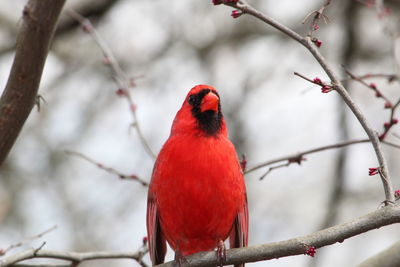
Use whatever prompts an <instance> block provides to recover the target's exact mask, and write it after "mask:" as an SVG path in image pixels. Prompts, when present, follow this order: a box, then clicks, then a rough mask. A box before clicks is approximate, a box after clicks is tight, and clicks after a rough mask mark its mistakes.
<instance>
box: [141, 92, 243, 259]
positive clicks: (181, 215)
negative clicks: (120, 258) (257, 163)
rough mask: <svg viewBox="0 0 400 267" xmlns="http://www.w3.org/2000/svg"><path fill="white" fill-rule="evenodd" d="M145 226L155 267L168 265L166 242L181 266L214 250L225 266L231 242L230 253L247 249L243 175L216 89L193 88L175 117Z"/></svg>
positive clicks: (152, 185) (161, 155)
mask: <svg viewBox="0 0 400 267" xmlns="http://www.w3.org/2000/svg"><path fill="white" fill-rule="evenodd" d="M146 222H147V234H148V242H149V251H150V257H151V261H152V263H153V265H157V264H160V263H163V262H164V258H165V253H166V249H167V248H166V241H168V243H169V245H170V246H171V248H172V249H173V250H174V251H175V263H177V264H178V265H181V261H182V259H183V260H185V256H186V255H189V254H192V253H196V252H200V251H209V250H213V249H215V248H217V253H218V254H217V256H218V259H219V261H220V264H221V265H222V263H223V261H224V257H225V255H224V253H225V247H224V245H223V244H224V243H223V241H224V240H226V239H227V238H228V237H229V243H230V247H231V248H232V247H234V248H238V247H245V246H247V242H248V225H249V223H248V209H247V197H246V187H245V183H244V178H243V173H242V170H241V166H240V163H239V160H238V157H237V155H236V151H235V147H234V146H233V144H232V143H231V141H230V140H229V139H228V131H227V128H226V124H225V120H224V117H223V116H222V113H221V105H220V98H219V95H218V93H217V91H216V90H215V88H213V87H212V86H208V85H197V86H195V87H193V88H192V89H191V90H190V91H189V93H188V95H187V97H186V99H185V101H184V102H183V105H182V107H181V109H180V110H179V111H178V113H177V114H176V117H175V119H174V122H173V124H172V129H171V133H170V136H169V138H168V140H167V141H166V143H165V144H164V146H163V147H162V149H161V151H160V153H159V155H158V157H157V160H156V163H155V165H154V169H153V174H152V178H151V183H150V187H149V192H148V202H147V219H146ZM235 266H244V264H238V265H235Z"/></svg>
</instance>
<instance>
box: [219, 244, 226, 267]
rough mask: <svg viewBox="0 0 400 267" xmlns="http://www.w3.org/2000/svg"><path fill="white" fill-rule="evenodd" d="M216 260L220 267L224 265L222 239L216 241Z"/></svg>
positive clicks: (224, 252) (224, 254)
mask: <svg viewBox="0 0 400 267" xmlns="http://www.w3.org/2000/svg"><path fill="white" fill-rule="evenodd" d="M217 260H218V263H219V266H220V267H222V266H224V263H225V262H226V248H225V243H224V241H222V240H220V241H219V242H218V247H217Z"/></svg>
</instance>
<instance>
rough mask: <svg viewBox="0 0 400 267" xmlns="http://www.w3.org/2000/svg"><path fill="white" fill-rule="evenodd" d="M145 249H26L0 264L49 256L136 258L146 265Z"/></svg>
mask: <svg viewBox="0 0 400 267" xmlns="http://www.w3.org/2000/svg"><path fill="white" fill-rule="evenodd" d="M146 252H147V251H138V252H131V251H128V252H107V251H100V252H64V251H52V250H43V249H42V250H39V251H36V249H33V248H32V249H27V250H25V251H22V252H19V253H16V254H14V255H10V256H8V257H6V258H4V259H3V260H0V266H1V267H3V266H10V265H13V264H15V263H18V262H21V261H24V260H28V259H33V258H51V259H59V260H67V261H71V262H74V263H80V262H83V261H88V260H99V259H133V260H136V261H137V262H138V263H139V264H140V265H141V266H143V267H147V264H146V263H144V262H143V260H142V258H143V255H144V254H145V253H146Z"/></svg>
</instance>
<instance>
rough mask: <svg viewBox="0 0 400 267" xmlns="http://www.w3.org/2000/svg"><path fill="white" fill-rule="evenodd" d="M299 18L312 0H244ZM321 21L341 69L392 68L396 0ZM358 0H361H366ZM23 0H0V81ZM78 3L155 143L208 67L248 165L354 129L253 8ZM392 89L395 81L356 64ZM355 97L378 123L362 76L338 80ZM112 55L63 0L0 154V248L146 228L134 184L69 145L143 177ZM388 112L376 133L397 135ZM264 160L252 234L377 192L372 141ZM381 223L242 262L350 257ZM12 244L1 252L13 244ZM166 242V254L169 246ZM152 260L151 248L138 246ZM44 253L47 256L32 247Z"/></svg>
mask: <svg viewBox="0 0 400 267" xmlns="http://www.w3.org/2000/svg"><path fill="white" fill-rule="evenodd" d="M249 2H250V3H251V4H252V5H253V6H255V7H257V8H258V9H260V10H262V11H264V12H266V13H267V14H268V15H270V16H272V17H273V18H275V19H277V20H279V21H281V22H282V23H284V24H286V25H287V26H289V27H291V28H292V29H294V30H296V31H297V32H299V33H300V34H306V33H307V31H308V28H307V27H306V26H304V25H302V23H301V22H302V20H303V19H304V17H305V16H306V15H307V14H308V13H310V12H311V11H313V10H316V9H318V8H319V7H320V6H321V4H322V3H323V2H324V1H316V0H301V1H291V0H281V1H279V4H278V3H277V1H272V0H264V1H255V0H254V1H249ZM332 2H333V3H332V5H331V6H329V8H328V9H327V16H328V17H329V23H328V24H327V25H326V24H325V23H324V22H323V21H321V22H320V26H321V29H319V30H318V31H317V32H316V36H317V37H318V38H319V39H321V40H322V42H323V45H322V47H321V48H320V49H321V51H322V53H323V54H324V55H325V56H326V58H327V60H328V61H329V62H330V63H331V64H332V66H333V67H334V69H335V70H336V71H337V73H339V75H340V77H342V78H343V79H345V78H346V75H345V74H344V71H343V69H342V68H341V64H344V65H345V66H347V67H348V68H349V69H350V70H352V72H353V73H355V74H358V75H362V74H367V73H385V74H395V75H396V74H397V71H398V68H397V63H398V61H397V62H396V53H395V51H396V38H397V35H395V34H394V33H395V32H396V29H395V28H394V27H393V26H395V25H397V24H398V19H399V18H400V16H398V14H399V7H400V5H399V4H398V2H397V1H386V2H387V4H388V7H389V8H390V13H388V14H385V15H383V16H382V14H378V13H377V11H376V9H375V8H374V7H373V6H371V4H365V3H362V2H363V1H353V0H351V1H349V0H340V1H332ZM368 2H371V1H368ZM25 4H26V1H25V0H2V1H0V88H4V87H5V84H6V81H7V77H8V74H9V71H10V67H11V64H12V60H13V56H14V45H15V38H16V34H17V31H18V27H19V25H20V23H21V20H20V16H21V13H22V9H23V6H24V5H25ZM65 9H74V10H76V11H77V12H79V13H81V14H82V15H84V16H86V17H88V18H90V19H91V21H92V22H93V24H94V25H95V27H96V28H97V30H98V32H99V34H100V35H101V36H102V37H103V38H104V40H105V41H106V43H107V44H108V46H109V47H110V48H111V50H112V51H113V54H114V56H115V57H116V59H117V61H118V62H119V63H120V64H121V66H122V68H123V70H124V71H125V72H126V73H127V74H128V75H129V77H133V78H135V77H136V79H135V83H136V87H134V88H133V89H132V91H131V93H132V97H133V101H134V103H135V105H136V107H137V111H136V112H137V117H138V122H139V123H140V127H141V129H142V132H143V134H144V136H145V138H146V139H147V141H148V144H149V146H150V147H151V149H152V150H153V151H154V152H155V153H158V151H159V150H160V148H161V146H162V144H163V142H164V141H165V140H166V139H167V138H168V135H169V131H170V126H171V123H172V120H173V118H174V116H175V113H176V112H177V110H178V109H179V108H180V106H181V104H182V101H183V99H184V97H185V96H186V94H187V92H188V90H189V89H190V88H191V87H193V86H194V85H196V84H200V83H205V84H211V85H214V86H215V87H216V88H218V90H219V93H220V95H221V99H222V108H223V112H224V115H225V117H226V119H227V123H228V127H229V132H230V137H231V139H232V141H233V142H234V144H235V146H236V148H237V151H238V154H239V155H242V154H245V155H246V158H247V161H248V165H247V166H248V167H252V166H254V165H256V164H258V163H261V162H263V161H267V160H270V159H274V158H278V157H281V156H284V155H289V154H293V153H297V152H301V151H304V150H307V149H310V148H315V147H318V146H323V145H329V144H334V143H337V142H339V141H343V140H350V139H358V138H366V134H365V133H364V132H363V130H362V128H361V127H360V125H359V123H358V122H357V121H356V120H355V118H354V116H353V115H352V114H351V113H350V112H349V110H348V109H347V108H346V107H345V106H344V104H343V103H342V101H341V100H340V98H339V97H338V95H337V94H336V93H334V92H332V93H329V94H321V90H320V88H319V87H318V86H313V85H312V84H310V83H308V82H306V81H304V80H302V79H300V78H299V77H296V76H294V75H293V72H294V71H297V72H300V73H301V74H303V75H305V76H307V77H310V78H314V77H320V78H321V79H323V80H327V78H326V75H324V73H323V72H322V71H321V68H320V67H319V65H318V64H317V63H316V62H315V60H314V59H313V58H312V57H311V55H310V54H309V53H308V52H307V51H306V50H305V49H304V48H303V47H302V46H301V45H299V44H298V43H295V42H294V41H292V40H290V39H288V38H287V37H286V36H284V35H282V34H281V33H280V32H277V31H276V30H274V29H272V28H271V27H270V26H268V25H266V24H263V23H261V22H259V21H258V20H256V19H255V18H252V17H249V16H241V17H240V18H237V19H232V17H231V16H230V13H231V11H232V9H231V8H229V7H226V6H223V5H220V6H213V5H212V3H211V1H180V0H170V1H161V0H153V1H147V0H135V1H132V0H97V1H95V0H68V1H67V4H66V6H65ZM368 82H374V83H375V84H376V85H377V86H378V88H379V89H380V90H382V92H383V93H384V94H385V95H387V96H388V97H389V98H390V99H391V100H392V101H393V102H395V101H397V99H398V98H399V97H400V91H399V83H398V82H397V81H394V82H391V83H389V82H388V81H387V79H382V78H380V79H369V80H368ZM346 84H347V88H348V89H349V91H350V93H351V95H352V96H353V98H354V100H355V101H356V102H357V103H358V104H359V106H360V108H361V109H362V111H363V112H364V113H365V114H366V116H367V117H368V119H369V121H370V122H371V124H372V125H373V126H374V127H375V128H376V129H377V130H378V131H380V132H382V130H383V123H384V122H385V121H387V120H388V118H389V111H388V110H385V109H384V108H383V105H384V102H383V101H382V99H378V98H376V97H375V96H374V93H373V92H372V91H370V90H368V88H366V87H363V86H362V85H360V84H359V83H356V82H354V81H350V82H347V83H346ZM117 89H118V88H117V86H116V85H115V83H114V81H113V79H112V77H111V71H110V69H109V68H108V66H106V65H105V64H104V63H103V56H102V53H101V50H100V49H99V48H98V46H97V44H96V43H95V42H94V41H93V38H92V37H91V36H90V35H89V34H87V33H85V32H84V31H82V28H81V27H80V26H79V25H78V24H77V23H76V22H75V21H74V20H73V19H71V18H70V17H69V16H67V15H66V14H65V12H64V13H63V14H62V16H61V20H60V23H59V28H58V30H57V32H56V34H55V38H54V41H53V44H52V48H51V52H50V54H49V56H48V59H47V62H46V67H45V71H44V74H43V77H42V82H41V86H40V90H39V92H40V95H41V96H42V97H43V98H44V99H45V103H42V105H41V108H40V111H39V112H38V111H37V110H36V109H35V110H33V111H32V113H31V115H30V117H29V118H28V121H27V123H26V124H25V126H24V128H23V131H22V133H21V135H20V136H19V138H18V140H17V142H16V144H15V146H14V147H13V149H12V151H11V153H10V155H9V156H8V159H7V160H6V162H5V163H4V164H3V165H2V166H1V169H0V177H1V178H0V248H6V247H7V246H8V245H10V244H12V243H15V242H17V241H20V240H22V239H24V238H25V237H27V236H31V235H33V234H37V233H39V232H42V231H44V230H46V229H48V228H50V227H51V226H53V225H57V226H58V228H57V230H55V231H53V232H51V233H49V234H47V235H46V236H45V237H43V238H42V239H40V240H35V241H34V242H31V243H30V244H28V245H26V246H24V247H22V248H19V249H24V248H26V247H37V246H40V244H41V243H42V241H43V240H45V241H46V242H47V243H46V246H45V248H46V249H54V250H67V251H97V250H107V251H113V250H125V251H126V250H132V251H135V250H137V249H138V248H139V247H140V246H141V245H142V239H143V237H145V236H146V227H145V216H146V202H147V199H146V197H147V188H146V187H144V186H142V185H141V184H139V183H138V182H135V181H132V180H120V179H118V177H117V176H116V175H113V174H110V173H108V172H105V171H104V170H102V169H100V168H98V167H96V166H95V165H93V164H91V163H88V162H87V161H85V160H82V159H81V158H79V157H76V156H71V155H68V154H66V153H65V151H66V150H72V151H77V152H80V153H83V154H84V155H86V156H88V157H90V158H91V159H93V160H95V161H97V162H100V163H102V164H104V165H105V166H109V167H113V168H115V169H117V170H118V171H119V172H121V173H125V174H135V175H138V176H139V177H141V178H142V179H144V180H146V181H149V180H150V175H151V171H152V166H153V163H154V159H153V158H152V157H150V156H149V155H148V153H146V150H145V149H144V146H143V144H142V143H141V142H140V139H139V138H138V135H137V133H136V131H135V130H134V129H130V124H131V123H132V117H131V113H130V111H129V107H128V105H127V103H126V101H124V99H123V98H121V97H119V96H118V95H117V94H116V90H117ZM395 133H399V130H398V129H397V128H396V127H395V128H394V129H393V130H392V131H391V134H390V135H389V136H388V140H391V141H393V142H396V143H400V140H399V138H398V137H396V136H394V135H393V134H395ZM383 149H384V152H385V154H386V157H387V160H388V164H389V168H390V173H391V175H392V177H393V179H394V180H393V183H394V186H395V188H397V189H398V188H399V187H400V180H399V178H398V177H399V174H400V165H399V164H396V163H397V162H398V160H399V155H400V151H399V149H396V148H393V147H388V146H384V147H383ZM306 158H307V160H306V161H304V162H303V163H302V165H301V166H299V165H296V164H292V165H290V166H289V167H286V168H280V169H276V170H274V171H272V172H270V173H269V174H268V175H267V176H266V177H265V178H264V179H263V180H262V181H260V180H259V178H260V176H262V175H263V173H265V172H266V171H267V168H264V169H260V170H258V171H255V172H252V173H249V174H248V175H246V183H247V190H248V198H249V211H250V245H257V244H264V243H268V242H273V241H280V240H285V239H289V238H293V237H296V236H300V235H305V234H309V233H312V232H314V231H317V230H319V229H321V228H325V227H328V226H331V225H334V224H338V223H342V222H346V221H349V220H351V219H353V218H355V217H358V216H360V215H363V214H365V213H367V212H370V211H374V210H376V209H377V208H378V206H379V205H380V203H381V202H382V201H383V200H384V193H383V188H382V184H381V181H380V179H379V177H378V176H371V177H370V176H368V168H370V167H376V166H377V165H378V164H377V161H376V157H375V155H374V152H373V149H372V147H371V145H370V144H358V145H354V146H351V147H347V148H342V149H336V150H330V151H324V152H321V153H317V154H312V155H309V156H307V157H306ZM399 231H400V225H392V226H388V227H384V228H381V229H379V230H375V231H371V232H368V233H365V234H362V235H359V236H357V237H354V238H351V239H349V240H346V241H345V242H343V243H341V244H335V245H332V246H329V247H325V248H321V249H318V250H317V254H316V257H315V258H311V257H308V256H304V255H301V256H295V257H286V258H281V259H279V260H271V261H267V262H259V263H253V264H249V266H274V267H275V266H310V267H311V266H327V267H329V266H354V265H356V264H358V263H360V262H361V261H363V260H364V259H366V258H368V257H370V256H372V255H374V254H375V253H377V252H379V251H381V250H383V249H385V248H386V247H388V246H389V245H391V244H392V243H394V242H395V241H398V240H399V235H398V233H399ZM16 251H18V249H17V250H14V251H12V252H10V253H13V252H16ZM172 258H173V254H172V253H171V252H169V253H168V256H167V259H168V260H172ZM145 261H146V262H149V258H148V255H146V258H145ZM35 262H48V261H43V260H41V261H35ZM137 265H138V264H137V263H136V262H134V261H131V260H107V261H106V260H102V261H93V262H90V261H89V262H85V263H82V264H80V266H137Z"/></svg>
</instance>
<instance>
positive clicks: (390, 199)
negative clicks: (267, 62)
mask: <svg viewBox="0 0 400 267" xmlns="http://www.w3.org/2000/svg"><path fill="white" fill-rule="evenodd" d="M229 5H230V6H232V7H234V8H237V9H239V10H241V11H242V12H243V13H244V14H249V15H252V16H254V17H256V18H258V19H260V20H262V21H264V22H265V23H267V24H269V25H271V26H273V27H274V28H276V29H278V30H279V31H281V32H283V33H284V34H286V35H287V36H289V37H290V38H292V39H294V40H296V41H297V42H299V43H300V44H302V45H303V46H304V47H305V48H306V49H307V50H308V51H309V52H310V53H311V54H312V55H313V56H314V58H315V59H316V60H317V61H318V63H319V64H320V65H321V67H322V68H323V70H324V71H325V72H326V74H327V75H328V77H329V78H330V80H331V83H332V87H333V89H334V90H336V91H337V92H338V93H339V95H340V96H341V97H342V99H343V101H344V102H345V103H346V105H347V106H348V107H349V108H350V110H351V111H352V112H353V114H354V115H355V116H356V118H357V120H358V121H359V122H360V124H361V126H362V127H363V128H364V131H365V132H366V133H367V135H368V138H369V139H370V140H371V143H372V146H373V148H374V150H375V154H376V157H377V159H378V162H379V165H380V169H381V170H382V171H381V180H382V184H383V188H384V192H385V197H386V200H385V203H386V204H389V203H394V194H393V186H392V181H391V178H390V175H389V171H388V167H387V163H386V159H385V157H384V155H383V153H382V149H381V145H380V142H379V138H378V135H377V133H376V131H374V130H373V129H372V128H371V126H370V124H369V122H368V121H367V119H366V118H365V116H364V114H363V113H362V112H361V110H360V108H359V107H358V106H357V104H356V103H354V101H353V99H352V98H351V97H350V95H349V93H348V92H347V91H346V89H345V88H344V87H343V85H342V83H341V81H340V80H339V79H338V78H337V75H336V73H335V72H334V71H333V69H332V68H331V67H330V66H329V65H328V63H327V61H326V60H325V58H324V57H323V56H322V55H321V53H320V52H319V50H318V48H317V47H316V45H315V44H314V43H313V40H312V39H311V37H310V36H306V37H302V36H301V35H299V34H298V33H296V32H294V31H293V30H291V29H290V28H288V27H286V26H285V25H283V24H281V23H279V22H277V21H275V20H273V19H272V18H270V17H268V16H266V15H265V14H263V13H261V12H259V11H258V10H256V9H255V8H253V7H252V6H250V5H249V4H247V3H246V2H245V1H242V0H240V1H238V2H237V3H233V4H229Z"/></svg>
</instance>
